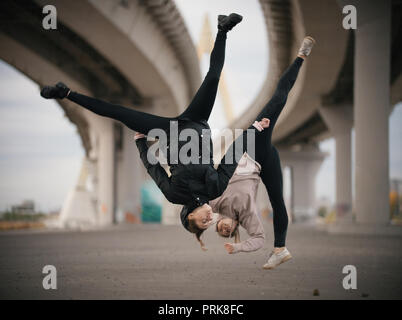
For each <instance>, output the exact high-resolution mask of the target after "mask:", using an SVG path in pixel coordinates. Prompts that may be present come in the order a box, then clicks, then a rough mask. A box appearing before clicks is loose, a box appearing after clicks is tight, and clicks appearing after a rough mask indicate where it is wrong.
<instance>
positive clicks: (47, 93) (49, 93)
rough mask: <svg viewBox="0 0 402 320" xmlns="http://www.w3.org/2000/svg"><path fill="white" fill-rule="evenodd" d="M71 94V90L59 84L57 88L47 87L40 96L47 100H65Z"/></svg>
mask: <svg viewBox="0 0 402 320" xmlns="http://www.w3.org/2000/svg"><path fill="white" fill-rule="evenodd" d="M69 93H70V89H69V88H68V87H67V86H66V85H65V84H64V83H63V82H59V83H57V84H56V85H55V86H45V87H43V89H42V90H41V91H40V95H41V96H42V97H43V98H45V99H64V98H65V97H67V95H68V94H69Z"/></svg>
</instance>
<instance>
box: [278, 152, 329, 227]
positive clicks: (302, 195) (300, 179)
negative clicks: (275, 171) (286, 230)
mask: <svg viewBox="0 0 402 320" xmlns="http://www.w3.org/2000/svg"><path fill="white" fill-rule="evenodd" d="M279 153H280V157H281V162H282V165H283V166H289V167H291V171H292V193H293V194H292V201H291V202H292V204H293V208H291V211H292V216H293V218H294V221H295V222H298V221H303V220H308V219H311V218H313V217H314V216H315V209H316V208H315V202H316V198H315V179H316V176H317V172H318V170H319V169H320V167H321V164H322V162H323V161H324V159H325V157H326V155H327V154H326V153H323V152H321V151H319V150H318V149H317V148H315V147H311V148H309V149H307V148H305V149H303V150H300V151H289V150H279Z"/></svg>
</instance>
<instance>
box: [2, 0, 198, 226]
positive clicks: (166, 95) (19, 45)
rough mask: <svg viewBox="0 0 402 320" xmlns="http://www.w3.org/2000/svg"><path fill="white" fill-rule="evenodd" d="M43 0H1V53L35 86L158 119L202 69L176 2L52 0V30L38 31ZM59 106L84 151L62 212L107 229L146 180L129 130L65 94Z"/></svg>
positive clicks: (175, 109)
mask: <svg viewBox="0 0 402 320" xmlns="http://www.w3.org/2000/svg"><path fill="white" fill-rule="evenodd" d="M46 4H48V3H47V2H46V1H41V0H38V1H20V0H17V1H2V2H1V4H0V12H1V13H0V15H1V17H0V19H1V21H2V23H1V30H0V31H1V32H0V58H1V59H3V60H4V61H6V62H7V63H9V64H10V65H12V66H14V67H15V68H16V69H18V70H20V71H21V72H22V73H24V74H25V75H26V76H27V77H29V78H30V79H32V80H33V81H34V82H36V83H37V84H38V85H40V86H43V85H45V84H52V83H56V82H57V81H60V80H62V81H63V82H65V83H67V84H68V85H69V86H70V87H71V88H72V89H73V90H76V91H79V92H82V93H84V94H88V95H91V96H96V97H99V98H101V99H105V100H108V101H111V102H114V103H120V104H123V105H125V106H131V107H134V108H136V109H139V110H145V111H147V112H151V113H156V114H159V115H166V116H168V115H176V114H178V113H179V112H181V111H182V110H184V108H185V106H186V105H187V103H188V101H189V100H190V98H191V97H192V95H193V94H194V92H195V90H196V89H197V88H198V86H199V84H200V70H199V65H198V59H197V55H196V51H195V48H194V46H193V44H192V41H191V39H190V36H189V34H188V32H187V30H186V28H185V25H184V22H183V19H182V17H181V16H180V13H179V12H178V10H177V8H176V6H175V4H174V2H173V1H170V0H168V1H161V0H152V1H140V0H130V1H120V0H100V1H99V0H96V1H95V0H84V1H67V0H56V1H53V2H52V4H53V5H54V6H55V7H56V8H57V20H58V23H57V30H44V29H43V28H42V19H43V18H44V15H43V14H42V8H43V6H44V5H46ZM38 94H39V91H38ZM61 107H62V108H63V109H64V111H65V114H66V116H67V117H68V119H69V120H70V121H71V122H73V123H74V124H75V125H76V126H77V131H78V133H79V135H80V137H81V139H82V144H83V147H84V149H85V154H86V159H85V160H84V163H83V167H84V168H83V170H82V174H81V177H80V181H79V183H78V185H77V188H76V189H75V190H74V191H73V192H72V193H71V194H70V195H69V196H68V199H67V201H66V203H65V205H64V207H63V210H62V216H63V217H65V218H66V219H65V221H66V222H68V223H74V224H75V225H83V224H87V225H94V224H95V225H107V224H110V223H112V222H114V221H116V213H117V212H121V213H123V214H124V213H134V212H136V211H137V212H139V208H140V203H139V201H140V194H139V188H140V184H141V182H142V181H143V180H144V179H145V178H148V177H146V175H145V173H144V170H143V169H142V165H140V160H139V157H138V154H137V150H136V147H135V144H134V143H133V140H132V132H131V131H130V130H128V129H127V128H125V127H123V126H121V125H120V124H119V123H117V122H115V121H112V120H110V119H106V118H102V117H99V116H96V115H94V114H91V113H90V112H88V111H87V110H84V109H83V108H81V107H78V106H76V105H74V104H73V103H71V102H69V101H67V100H63V101H61ZM86 178H88V179H89V180H90V182H91V183H90V185H92V188H88V187H87V184H86V180H88V179H86Z"/></svg>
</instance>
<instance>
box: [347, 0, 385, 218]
mask: <svg viewBox="0 0 402 320" xmlns="http://www.w3.org/2000/svg"><path fill="white" fill-rule="evenodd" d="M352 3H353V2H352ZM355 3H356V9H357V15H358V18H357V21H358V25H357V30H356V43H355V70H354V99H355V101H354V103H355V106H354V121H355V134H356V136H355V139H356V140H355V145H356V165H355V169H356V172H355V174H356V176H355V181H356V198H355V210H356V221H357V222H358V223H361V224H368V225H377V226H380V225H386V224H388V222H389V137H388V116H389V112H388V110H389V107H390V36H391V28H390V27H391V1H390V0H383V1H356V2H355Z"/></svg>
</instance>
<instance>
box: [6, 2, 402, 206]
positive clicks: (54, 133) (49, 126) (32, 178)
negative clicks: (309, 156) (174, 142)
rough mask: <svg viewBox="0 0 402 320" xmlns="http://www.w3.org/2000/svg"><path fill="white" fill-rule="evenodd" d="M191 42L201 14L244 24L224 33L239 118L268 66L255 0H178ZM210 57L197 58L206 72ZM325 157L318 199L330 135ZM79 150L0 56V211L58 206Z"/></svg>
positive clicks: (399, 171) (399, 132) (217, 115)
mask: <svg viewBox="0 0 402 320" xmlns="http://www.w3.org/2000/svg"><path fill="white" fill-rule="evenodd" d="M176 3H177V5H178V7H179V9H180V10H181V12H182V14H183V17H184V19H185V22H186V24H187V27H188V29H189V31H190V33H191V36H192V37H193V40H194V42H195V43H197V42H198V39H199V34H200V31H201V26H202V23H203V19H204V15H205V14H206V13H208V14H209V17H210V21H211V24H212V30H213V32H215V31H216V17H217V15H218V14H221V13H223V14H228V13H230V12H232V11H233V12H239V13H241V14H242V15H243V16H244V21H242V23H241V24H240V25H238V26H237V27H236V30H234V31H233V32H230V33H229V34H228V40H227V51H226V53H227V54H226V61H225V69H224V70H225V73H226V81H227V85H228V88H229V92H230V97H231V100H232V102H233V108H234V110H235V114H236V115H239V114H241V112H242V111H243V110H244V108H246V107H247V106H248V105H249V104H250V103H251V102H252V100H253V98H254V97H255V96H256V94H257V93H258V92H259V90H260V88H261V85H262V83H263V81H264V79H265V77H266V72H267V65H268V58H269V57H268V47H267V41H266V39H267V36H266V34H265V25H264V20H263V16H262V14H261V11H260V8H259V4H258V1H257V0H248V1H244V0H219V1H216V0H215V1H212V0H203V1H193V0H177V1H176ZM208 59H209V57H208V56H205V57H204V58H203V60H202V62H201V65H202V70H203V72H204V74H205V72H206V70H207V67H208ZM225 124H226V123H225V118H224V116H223V112H222V105H221V103H220V101H219V97H218V99H217V103H216V105H215V108H214V111H213V113H212V115H211V127H214V128H222V127H224V126H225ZM401 124H402V104H399V105H398V107H396V108H395V110H394V112H393V114H392V116H391V118H390V146H391V151H390V173H391V177H399V178H401V179H402V148H400V141H401V140H402V126H401ZM320 147H321V149H322V150H323V151H328V152H329V153H330V156H329V157H328V158H327V159H326V160H325V161H324V163H323V165H322V167H321V169H320V172H319V174H318V177H317V188H316V190H317V197H327V198H329V199H330V200H333V199H334V189H335V188H334V187H335V178H334V170H335V163H334V153H335V144H334V141H333V139H330V140H327V141H325V142H323V143H322V144H321V145H320ZM83 157H84V150H83V148H82V145H81V141H80V138H79V136H78V134H77V132H76V128H75V126H74V125H72V124H71V123H70V122H69V121H68V119H67V118H65V117H64V113H63V111H62V109H61V108H60V107H59V106H58V105H57V103H56V102H55V101H52V100H44V99H42V98H41V97H40V96H39V88H38V86H37V85H36V84H34V83H33V82H32V81H31V80H29V79H27V78H26V77H25V76H24V75H22V74H21V73H19V72H18V71H16V70H15V69H14V68H12V67H10V66H8V65H7V64H6V63H4V62H2V61H0V177H1V178H0V210H4V209H5V208H8V207H9V206H11V205H12V204H16V203H19V202H21V201H22V200H24V199H33V200H34V201H35V202H36V203H37V205H38V207H39V209H41V210H44V211H48V210H55V209H58V208H60V207H61V206H62V203H63V201H64V199H65V197H66V195H67V192H68V191H69V190H70V189H71V188H72V187H73V186H74V185H75V183H76V181H77V179H78V174H79V169H80V164H81V160H82V158H83Z"/></svg>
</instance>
